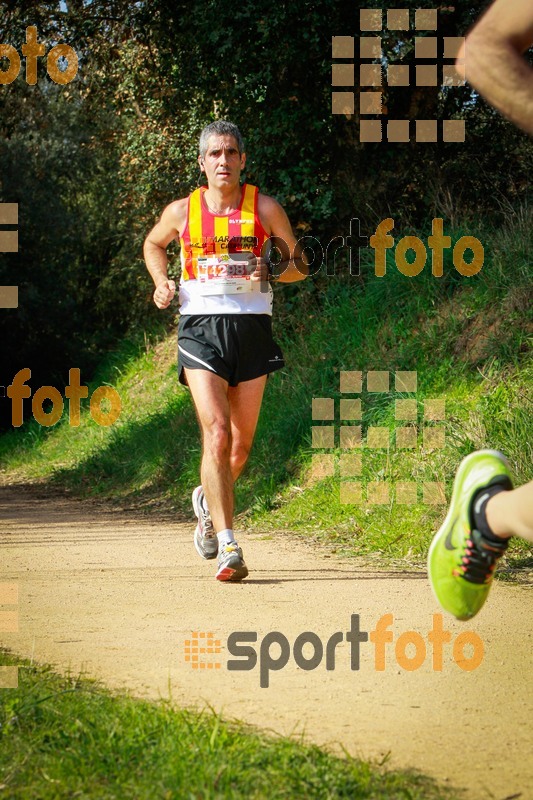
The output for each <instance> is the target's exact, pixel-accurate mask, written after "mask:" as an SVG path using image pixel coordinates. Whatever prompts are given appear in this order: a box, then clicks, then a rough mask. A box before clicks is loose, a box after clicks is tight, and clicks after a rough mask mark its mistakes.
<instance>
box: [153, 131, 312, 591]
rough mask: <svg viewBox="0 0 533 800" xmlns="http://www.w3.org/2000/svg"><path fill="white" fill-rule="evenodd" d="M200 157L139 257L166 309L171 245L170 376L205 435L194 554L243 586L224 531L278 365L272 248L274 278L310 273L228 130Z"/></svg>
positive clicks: (238, 554)
mask: <svg viewBox="0 0 533 800" xmlns="http://www.w3.org/2000/svg"><path fill="white" fill-rule="evenodd" d="M199 150H200V154H199V156H198V163H199V167H200V170H201V172H202V173H204V174H205V176H206V178H207V187H204V186H202V187H200V188H198V189H196V190H195V191H194V192H192V194H190V195H189V196H188V197H185V198H182V199H181V200H175V201H174V202H173V203H170V205H168V206H167V207H166V208H165V209H164V211H163V213H162V215H161V218H160V220H159V221H158V222H157V224H156V225H155V226H154V228H153V229H152V230H151V231H150V233H149V234H148V236H147V237H146V240H145V243H144V257H145V261H146V266H147V268H148V271H149V273H150V275H151V276H152V279H153V281H154V284H155V291H154V295H153V298H154V302H155V304H156V306H157V307H158V308H167V307H168V305H169V304H170V302H171V301H172V299H173V298H174V294H175V292H176V284H175V283H174V281H173V280H171V279H169V277H168V273H167V252H166V248H167V247H168V245H169V244H170V242H171V241H173V240H174V239H179V241H180V245H181V279H180V285H179V303H180V320H179V323H178V373H179V381H180V383H182V384H184V385H185V386H188V387H189V389H190V391H191V394H192V398H193V401H194V405H195V409H196V414H197V417H198V422H199V425H200V430H201V434H202V463H201V473H200V478H201V485H200V486H198V487H197V488H196V489H195V490H194V492H193V495H192V503H193V508H194V513H195V514H196V517H197V518H198V523H197V525H196V530H195V532H194V544H195V547H196V550H197V551H198V553H199V555H200V556H201V557H202V558H205V559H214V558H217V556H218V569H217V573H216V577H217V579H218V580H220V581H240V580H242V579H243V578H245V577H246V576H247V575H248V569H247V567H246V564H245V563H244V559H243V554H242V550H241V548H240V547H239V546H238V544H237V542H236V541H235V537H234V534H233V504H234V493H233V487H234V483H235V481H236V480H237V478H238V476H239V474H240V473H241V471H242V469H243V467H244V465H245V464H246V461H247V459H248V455H249V453H250V449H251V447H252V442H253V438H254V434H255V430H256V426H257V421H258V418H259V410H260V408H261V402H262V399H263V391H264V388H265V384H266V381H267V377H268V374H269V373H270V372H273V371H274V370H278V369H280V368H281V367H283V366H284V360H283V354H282V352H281V350H280V348H279V347H278V345H277V344H276V343H275V342H274V340H273V338H272V317H271V315H272V288H271V286H270V283H269V281H272V280H274V277H275V276H274V275H273V274H272V271H271V270H270V266H269V263H268V254H269V249H270V248H271V246H273V245H274V244H275V246H276V247H277V248H278V249H279V252H280V253H281V261H280V263H279V264H278V265H277V267H276V275H277V277H276V279H277V280H279V281H280V282H282V283H293V282H295V281H300V280H302V279H303V278H305V277H306V275H307V272H308V269H307V261H306V258H305V256H304V255H303V254H302V253H301V252H300V250H299V248H298V245H297V242H296V239H295V237H294V235H293V232H292V229H291V226H290V223H289V220H288V218H287V215H286V213H285V211H284V210H283V208H282V207H281V206H280V205H279V203H278V202H277V201H276V200H274V199H273V198H272V197H268V196H267V195H264V194H260V192H259V190H258V189H257V187H255V186H252V185H250V184H247V183H244V184H242V185H241V183H240V176H241V172H242V170H243V169H244V165H245V163H246V155H245V150H244V143H243V139H242V136H241V134H240V131H239V129H238V128H237V126H236V125H233V123H231V122H226V121H223V120H220V121H217V122H213V123H211V124H210V125H208V126H207V127H206V128H204V130H203V131H202V134H201V136H200V148H199Z"/></svg>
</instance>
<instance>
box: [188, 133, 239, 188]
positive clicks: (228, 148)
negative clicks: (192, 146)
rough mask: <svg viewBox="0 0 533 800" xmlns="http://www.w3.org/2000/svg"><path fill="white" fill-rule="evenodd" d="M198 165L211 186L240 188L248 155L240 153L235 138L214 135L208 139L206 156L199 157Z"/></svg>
mask: <svg viewBox="0 0 533 800" xmlns="http://www.w3.org/2000/svg"><path fill="white" fill-rule="evenodd" d="M198 163H199V164H200V169H202V170H203V171H204V172H205V174H206V176H207V182H208V183H209V186H215V187H217V188H222V187H228V186H238V184H239V178H240V175H241V170H243V169H244V165H245V163H246V155H245V154H244V153H239V148H238V146H237V141H236V140H235V137H233V136H227V135H226V136H219V135H217V134H214V135H213V136H210V137H209V139H208V144H207V150H206V154H205V156H204V157H202V156H198Z"/></svg>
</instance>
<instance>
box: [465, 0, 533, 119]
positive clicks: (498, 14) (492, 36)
mask: <svg viewBox="0 0 533 800" xmlns="http://www.w3.org/2000/svg"><path fill="white" fill-rule="evenodd" d="M531 44H533V2H532V0H496V2H495V3H493V5H492V6H490V8H489V9H488V11H487V12H486V13H485V14H484V15H483V16H482V17H481V19H480V20H478V22H476V24H475V25H474V27H473V28H472V30H471V31H470V33H469V34H468V36H467V38H466V42H465V45H463V48H462V49H461V51H460V52H459V55H458V59H457V63H456V68H457V70H458V72H459V73H460V74H461V75H462V77H465V76H466V79H467V80H468V82H469V83H471V84H472V86H474V88H475V89H477V90H478V91H479V93H480V94H482V95H483V97H484V98H485V99H486V100H487V101H488V102H489V103H490V104H491V105H493V106H494V107H495V108H497V109H498V111H500V112H501V113H502V114H504V115H505V116H506V117H508V118H509V119H510V120H511V121H512V122H514V123H515V125H518V126H519V127H520V128H523V129H524V130H525V131H527V132H528V133H529V134H532V135H533V70H532V69H531V67H530V66H529V65H528V64H527V62H526V60H525V59H524V58H523V53H524V51H525V50H527V49H528V47H529V46H530V45H531ZM465 52H466V56H465ZM462 59H464V63H463V64H461V60H462Z"/></svg>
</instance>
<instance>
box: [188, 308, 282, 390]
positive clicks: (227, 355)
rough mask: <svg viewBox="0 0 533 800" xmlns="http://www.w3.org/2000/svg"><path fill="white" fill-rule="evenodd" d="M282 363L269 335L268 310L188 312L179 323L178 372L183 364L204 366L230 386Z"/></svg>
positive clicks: (276, 347) (268, 370) (249, 379)
mask: <svg viewBox="0 0 533 800" xmlns="http://www.w3.org/2000/svg"><path fill="white" fill-rule="evenodd" d="M283 366H285V361H284V360H283V353H282V352H281V350H280V348H279V347H278V345H277V344H276V343H275V341H274V339H273V338H272V317H271V316H270V314H205V315H199V314H190V315H186V316H183V317H180V320H179V323H178V375H179V381H180V383H183V385H184V386H186V385H187V381H186V378H185V373H184V372H183V368H184V367H187V369H205V370H208V371H210V372H213V373H215V374H216V375H220V377H221V378H223V379H224V380H225V381H227V382H228V383H229V385H230V386H237V384H238V383H241V382H243V381H251V380H253V378H259V377H260V375H268V373H269V372H274V370H276V369H280V368H281V367H283Z"/></svg>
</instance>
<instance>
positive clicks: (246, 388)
mask: <svg viewBox="0 0 533 800" xmlns="http://www.w3.org/2000/svg"><path fill="white" fill-rule="evenodd" d="M266 381H267V376H266V375H261V377H259V378H254V379H253V380H251V381H244V382H243V383H239V385H238V386H230V387H229V388H228V400H229V406H230V424H231V452H230V467H231V474H232V475H233V480H234V481H236V480H237V478H238V477H239V475H240V474H241V472H242V470H243V467H244V465H245V464H246V462H247V461H248V456H249V455H250V450H251V448H252V444H253V441H254V436H255V431H256V428H257V421H258V419H259V412H260V410H261V403H262V401H263V393H264V391H265V386H266Z"/></svg>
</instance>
